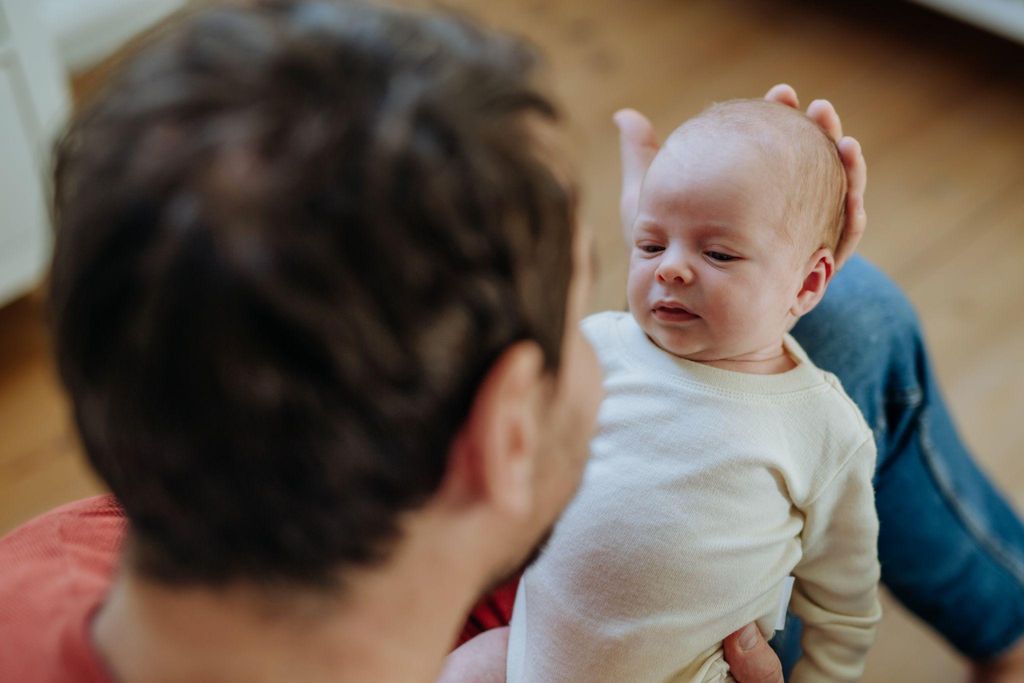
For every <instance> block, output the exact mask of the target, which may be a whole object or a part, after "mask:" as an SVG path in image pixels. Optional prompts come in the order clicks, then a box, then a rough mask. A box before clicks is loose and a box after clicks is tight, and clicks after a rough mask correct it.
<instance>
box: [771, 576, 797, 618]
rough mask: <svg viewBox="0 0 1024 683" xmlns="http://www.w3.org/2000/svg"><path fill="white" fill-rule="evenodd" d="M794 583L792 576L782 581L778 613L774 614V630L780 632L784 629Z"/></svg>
mask: <svg viewBox="0 0 1024 683" xmlns="http://www.w3.org/2000/svg"><path fill="white" fill-rule="evenodd" d="M795 582H796V579H794V578H793V577H792V576H787V577H786V578H785V579H783V580H782V592H781V593H779V611H778V612H776V613H775V630H776V631H782V630H784V629H785V628H786V613H787V612H788V611H789V599H790V598H791V597H793V584H794V583H795Z"/></svg>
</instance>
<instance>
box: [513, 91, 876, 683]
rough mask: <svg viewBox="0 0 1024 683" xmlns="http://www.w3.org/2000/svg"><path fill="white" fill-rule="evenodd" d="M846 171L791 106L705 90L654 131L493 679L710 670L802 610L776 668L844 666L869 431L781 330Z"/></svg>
mask: <svg viewBox="0 0 1024 683" xmlns="http://www.w3.org/2000/svg"><path fill="white" fill-rule="evenodd" d="M845 187H846V178H845V173H844V170H843V167H842V164H841V162H840V160H839V156H838V153H837V151H836V149H835V146H834V144H833V143H832V141H831V140H829V138H828V137H827V136H826V135H825V134H824V132H823V131H821V130H820V129H819V128H818V127H817V126H816V125H815V124H814V123H813V122H812V121H811V120H810V119H808V118H806V117H805V116H803V115H802V114H800V113H799V112H797V111H795V110H793V109H790V108H788V107H785V106H782V105H778V104H772V103H767V102H764V101H761V100H751V101H747V100H742V101H732V102H726V103H723V104H718V105H715V106H713V107H711V108H710V109H708V110H707V111H705V112H703V113H702V114H700V115H699V116H697V117H696V118H694V119H691V120H689V121H687V122H686V123H684V124H683V125H682V126H681V127H680V128H679V129H677V130H676V131H675V132H674V133H673V134H672V136H671V137H670V138H669V139H668V140H667V141H666V143H665V145H664V146H663V147H662V149H661V150H660V151H659V152H658V154H657V156H656V158H655V159H654V162H653V163H652V165H651V167H650V169H649V171H648V172H647V175H646V177H645V179H644V184H643V187H642V190H641V196H640V206H639V213H638V215H637V218H636V221H635V223H634V225H633V227H632V255H631V257H630V265H629V283H628V298H629V308H630V313H628V314H627V313H616V312H608V313H600V314H597V315H594V316H591V317H590V318H588V319H586V320H585V321H584V323H583V326H584V330H585V332H586V334H587V336H588V338H589V339H590V341H591V343H592V344H593V346H594V348H595V349H596V351H597V353H598V356H599V357H600V359H601V362H602V365H603V367H604V371H605V382H604V387H605V390H606V392H607V398H606V399H605V402H604V404H603V406H602V409H601V412H600V414H599V417H598V423H599V426H598V433H597V435H596V437H595V439H594V441H593V444H592V450H591V453H592V455H591V460H590V463H589V465H588V467H587V470H586V473H585V475H584V479H583V483H582V485H581V488H580V491H579V493H578V495H577V497H576V498H575V500H574V501H573V503H572V504H571V505H570V507H569V509H568V510H567V511H566V514H565V515H564V516H563V518H562V519H561V521H560V522H559V524H558V526H557V528H556V530H555V533H554V535H553V537H552V539H551V541H550V543H549V545H548V547H547V548H546V550H545V551H544V553H543V554H542V556H541V557H540V559H539V560H538V561H537V563H536V564H535V565H534V566H532V567H531V568H530V569H529V570H527V572H526V573H525V575H524V576H523V579H522V582H521V583H520V586H519V592H518V594H517V596H516V603H515V608H514V610H513V615H512V627H511V635H510V640H509V649H508V663H507V674H508V680H509V681H510V682H511V683H519V682H522V681H526V682H529V683H558V682H561V681H586V682H587V683H593V682H595V681H615V682H630V683H632V682H641V683H642V682H646V681H657V682H658V683H661V682H663V681H728V680H732V679H731V677H730V676H729V673H728V665H727V664H726V663H725V661H724V658H723V656H722V648H721V642H722V639H723V638H724V637H725V636H726V635H728V634H729V633H732V632H733V631H735V630H737V629H738V628H740V627H742V626H744V625H745V624H748V623H750V622H751V621H757V623H758V625H759V626H760V628H761V630H762V631H763V632H764V633H765V634H766V635H770V634H771V632H772V631H773V630H774V629H775V628H776V627H777V622H778V620H779V618H780V613H782V614H783V615H784V611H785V609H786V604H787V601H788V599H789V587H790V586H791V585H792V584H791V580H790V579H789V577H790V575H793V576H794V577H795V580H796V584H795V587H794V588H793V595H792V602H791V604H790V607H791V609H792V611H793V612H794V613H795V614H797V615H798V616H800V617H801V618H802V619H803V623H804V632H803V639H802V645H803V651H804V654H803V658H802V659H801V660H800V662H799V663H798V664H797V666H796V668H795V670H794V672H793V675H792V678H791V680H793V681H801V682H802V681H853V680H856V679H858V678H859V677H860V675H861V673H862V671H863V667H864V658H865V654H866V652H867V650H868V647H869V646H870V644H871V642H872V639H873V637H874V632H875V625H876V623H877V621H878V619H879V618H880V614H881V610H880V607H879V604H878V599H877V582H878V576H879V567H878V560H877V555H876V541H877V533H878V522H877V518H876V515H875V506H874V497H873V492H872V486H871V477H872V474H873V472H874V465H875V447H874V442H873V440H872V435H871V430H870V429H869V428H868V426H867V425H866V424H865V422H864V420H863V418H862V417H861V415H860V412H859V411H858V409H857V407H856V406H855V405H854V403H853V402H852V401H851V400H850V399H849V398H848V397H847V396H846V394H845V393H844V392H843V389H842V387H841V386H840V385H839V382H838V380H837V379H836V378H835V377H834V376H832V375H831V374H829V373H827V372H824V371H822V370H819V369H818V368H816V367H815V366H814V365H813V364H812V363H811V361H810V360H809V359H808V358H807V355H806V354H805V353H804V351H803V350H802V349H801V348H800V346H799V345H798V344H797V343H796V341H794V340H793V338H792V337H791V336H789V335H788V334H787V331H788V330H789V329H790V328H791V327H792V326H793V324H794V323H795V322H796V321H797V320H798V319H799V318H800V316H802V315H804V314H806V313H808V312H809V311H810V310H811V309H813V308H814V306H815V305H816V304H817V303H818V302H819V301H820V300H821V297H822V295H823V294H824V293H825V289H826V287H827V286H828V282H829V280H830V278H831V277H832V274H833V270H834V268H835V262H834V259H833V250H834V248H835V246H836V242H837V240H838V238H839V233H840V231H841V229H842V225H843V222H844V215H843V206H844V203H845V197H844V193H845Z"/></svg>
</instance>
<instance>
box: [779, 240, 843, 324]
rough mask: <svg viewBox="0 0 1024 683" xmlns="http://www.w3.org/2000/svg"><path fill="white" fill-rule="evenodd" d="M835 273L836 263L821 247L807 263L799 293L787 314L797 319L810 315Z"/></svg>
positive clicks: (825, 248) (824, 248) (825, 249)
mask: <svg viewBox="0 0 1024 683" xmlns="http://www.w3.org/2000/svg"><path fill="white" fill-rule="evenodd" d="M835 271H836V261H835V256H834V255H833V254H832V250H831V249H828V248H827V247H822V248H821V249H818V250H817V251H816V252H814V254H812V255H811V258H810V259H808V261H807V270H806V271H805V272H806V273H807V275H806V276H805V277H804V280H803V282H802V283H801V284H800V291H798V292H797V294H796V301H795V302H794V303H793V306H792V307H791V308H790V309H789V312H790V313H791V314H792V315H794V316H795V317H797V318H799V317H800V316H802V315H806V314H807V313H810V312H811V311H812V310H813V309H814V307H815V306H817V305H818V302H819V301H821V297H823V296H825V289H826V288H827V287H828V283H829V282H831V281H832V275H833V274H835Z"/></svg>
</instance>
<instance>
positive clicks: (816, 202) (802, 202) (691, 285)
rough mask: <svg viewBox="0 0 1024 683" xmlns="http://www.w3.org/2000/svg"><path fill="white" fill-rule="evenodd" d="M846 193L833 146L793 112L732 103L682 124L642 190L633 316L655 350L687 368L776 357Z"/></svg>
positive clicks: (817, 291) (805, 302) (823, 260)
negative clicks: (687, 362)
mask: <svg viewBox="0 0 1024 683" xmlns="http://www.w3.org/2000/svg"><path fill="white" fill-rule="evenodd" d="M845 190H846V176H845V172H844V169H843V166H842V162H841V161H840V159H839V155H838V152H837V151H836V148H835V144H834V143H833V142H832V141H831V140H830V139H829V138H828V136H827V135H825V133H824V132H823V131H822V130H821V129H820V128H818V126H817V125H816V124H815V123H814V122H812V121H811V120H810V119H808V118H807V117H806V116H804V115H803V114H801V113H800V112H798V111H796V110H794V109H791V108H789V107H785V106H783V105H779V104H774V103H770V102H765V101H763V100H736V101H731V102H725V103H722V104H717V105H715V106H713V107H711V108H709V109H708V110H706V111H704V112H703V113H701V114H700V115H698V116H697V117H695V118H693V119H690V120H689V121H687V122H686V123H684V124H683V125H682V126H680V127H679V128H678V129H677V130H676V131H675V132H673V133H672V135H671V137H669V139H668V140H667V141H666V142H665V145H664V146H663V147H662V149H661V150H660V151H659V153H658V155H657V157H656V158H655V160H654V162H653V163H652V164H651V168H650V170H649V171H648V172H647V175H646V177H645V179H644V183H643V187H642V190H641V194H640V207H639V214H638V216H637V219H636V222H635V224H634V226H633V240H634V244H633V251H632V256H631V260H630V275H629V286H628V293H629V302H630V308H631V310H632V312H633V315H634V316H635V317H636V318H637V320H638V322H639V323H640V325H641V326H642V327H643V328H644V330H645V331H646V332H647V334H648V335H649V336H650V337H651V338H652V339H653V340H654V341H655V342H656V343H657V344H658V345H659V346H661V347H662V348H664V349H665V350H667V351H669V352H671V353H674V354H676V355H679V356H684V357H687V358H690V359H692V360H698V361H714V360H721V359H729V358H737V357H742V356H744V355H748V354H752V353H756V352H758V351H759V350H761V349H765V348H769V347H771V346H772V345H773V344H774V345H777V344H778V342H779V341H780V340H781V338H782V335H783V334H784V333H785V332H786V330H788V329H789V327H791V326H792V324H793V322H794V321H795V320H796V319H797V318H799V316H800V315H803V314H804V313H807V312H808V311H810V310H811V309H812V308H813V307H814V306H815V305H816V304H817V302H818V301H819V300H820V298H821V296H822V295H823V294H824V291H825V287H826V286H827V283H828V280H829V278H830V277H831V274H832V271H833V270H834V256H833V253H832V252H833V250H834V249H835V247H836V243H837V242H838V239H839V234H840V232H841V230H842V226H843V223H844V215H843V207H844V205H845Z"/></svg>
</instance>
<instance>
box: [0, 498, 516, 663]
mask: <svg viewBox="0 0 1024 683" xmlns="http://www.w3.org/2000/svg"><path fill="white" fill-rule="evenodd" d="M126 529H127V519H126V518H125V516H124V512H123V511H122V510H121V508H120V507H119V506H118V504H117V501H115V500H114V498H113V496H97V497H95V498H87V499H85V500H81V501H78V502H76V503H70V504H68V505H65V506H63V507H60V508H57V509H56V510H52V511H50V512H47V513H46V514H44V515H41V516H40V517H37V518H35V519H34V520H32V521H31V522H28V523H27V524H25V525H24V526H21V527H19V528H18V529H15V530H14V531H12V532H11V533H9V534H8V535H7V536H4V537H3V538H2V539H0V681H4V682H6V681H12V682H13V681H18V682H19V683H113V677H112V676H110V674H109V673H107V671H106V670H105V668H104V666H103V663H102V661H100V658H99V656H98V655H97V653H96V651H95V649H94V648H93V645H92V640H91V638H90V635H89V628H90V624H91V621H92V618H93V616H94V615H95V614H96V610H97V609H98V608H99V606H100V603H101V602H102V601H103V598H104V597H105V596H106V593H107V590H108V589H109V588H110V584H111V582H112V580H113V576H114V571H115V569H116V568H117V563H118V558H119V556H120V548H121V542H122V540H123V539H124V536H125V531H126ZM518 581H519V579H518V578H516V579H514V580H512V581H510V582H509V583H507V584H505V585H503V586H501V587H499V588H498V589H496V590H495V591H493V592H492V593H491V594H490V595H488V596H487V597H485V598H484V599H483V600H482V601H481V602H480V603H479V604H478V605H477V606H476V608H474V610H473V612H472V614H470V615H469V619H468V621H467V622H466V625H465V628H464V629H463V631H462V634H461V635H460V637H459V641H458V643H457V644H462V643H463V642H465V641H466V640H469V639H470V638H472V637H473V636H475V635H477V634H478V633H482V632H483V631H486V630H488V629H491V628H495V627H498V626H507V625H508V623H509V619H510V618H511V616H512V604H513V602H514V601H515V595H516V585H517V584H518Z"/></svg>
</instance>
